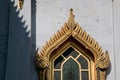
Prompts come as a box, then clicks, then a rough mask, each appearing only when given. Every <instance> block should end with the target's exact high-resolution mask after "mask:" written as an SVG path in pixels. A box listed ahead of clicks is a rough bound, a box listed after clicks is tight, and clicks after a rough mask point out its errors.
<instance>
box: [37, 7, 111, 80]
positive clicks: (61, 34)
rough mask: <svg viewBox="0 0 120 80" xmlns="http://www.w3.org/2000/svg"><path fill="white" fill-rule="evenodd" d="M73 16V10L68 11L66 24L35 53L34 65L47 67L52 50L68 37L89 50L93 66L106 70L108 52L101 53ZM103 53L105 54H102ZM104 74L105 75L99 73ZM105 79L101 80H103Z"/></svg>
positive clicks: (98, 46)
mask: <svg viewBox="0 0 120 80" xmlns="http://www.w3.org/2000/svg"><path fill="white" fill-rule="evenodd" d="M74 17H75V16H74V14H73V9H70V15H69V19H68V22H66V23H65V24H64V25H63V27H61V29H60V30H58V31H57V32H56V33H55V34H54V35H53V36H52V37H51V38H50V39H49V40H48V41H47V42H46V43H45V45H44V46H43V47H42V49H41V51H40V52H37V53H36V64H37V66H39V67H44V66H48V64H49V56H50V54H51V53H52V51H53V50H55V49H56V48H58V47H59V46H60V45H61V44H62V43H63V42H65V41H66V40H67V39H68V38H69V37H71V36H72V37H73V38H74V39H76V40H77V41H78V42H79V43H81V44H82V45H83V46H85V47H86V49H88V50H90V51H91V52H92V53H93V55H94V58H95V66H96V68H100V69H107V68H108V66H109V64H110V60H109V55H108V51H106V52H103V50H102V48H101V46H100V45H99V44H98V42H97V41H95V39H94V38H92V37H91V36H90V35H89V34H88V33H87V32H86V31H85V30H83V29H82V27H80V26H79V24H78V23H76V22H75V19H74ZM104 53H105V54H104ZM40 60H43V61H44V63H45V64H44V66H43V65H41V63H40ZM101 74H104V76H105V73H101ZM104 79H105V77H103V78H102V80H104Z"/></svg>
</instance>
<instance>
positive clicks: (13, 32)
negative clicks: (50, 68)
mask: <svg viewBox="0 0 120 80" xmlns="http://www.w3.org/2000/svg"><path fill="white" fill-rule="evenodd" d="M31 3H32V4H31V5H32V6H33V7H31V14H33V15H31V16H30V17H31V22H32V23H31V26H29V27H31V30H29V31H27V27H28V26H25V23H26V21H24V22H22V19H23V17H24V15H23V16H22V17H19V16H18V15H19V13H20V10H18V11H17V6H14V4H15V2H14V1H13V2H11V1H10V0H1V1H0V80H38V74H37V70H36V67H35V64H34V53H35V50H36V1H35V0H31ZM30 32H31V35H30ZM28 35H30V36H28Z"/></svg>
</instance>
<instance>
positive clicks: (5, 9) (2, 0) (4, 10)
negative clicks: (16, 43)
mask: <svg viewBox="0 0 120 80" xmlns="http://www.w3.org/2000/svg"><path fill="white" fill-rule="evenodd" d="M8 29H9V0H0V80H4V79H5V69H6V57H7V46H8Z"/></svg>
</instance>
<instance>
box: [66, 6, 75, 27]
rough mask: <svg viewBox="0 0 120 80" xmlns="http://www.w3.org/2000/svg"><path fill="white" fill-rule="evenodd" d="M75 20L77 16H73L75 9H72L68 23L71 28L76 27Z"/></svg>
mask: <svg viewBox="0 0 120 80" xmlns="http://www.w3.org/2000/svg"><path fill="white" fill-rule="evenodd" d="M74 18H75V16H74V14H73V9H72V8H71V9H70V14H69V19H68V23H67V24H68V25H69V26H70V27H74V26H75V20H74Z"/></svg>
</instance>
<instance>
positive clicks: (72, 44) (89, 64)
mask: <svg viewBox="0 0 120 80" xmlns="http://www.w3.org/2000/svg"><path fill="white" fill-rule="evenodd" d="M70 47H71V48H73V49H74V51H75V52H77V54H78V56H77V57H76V58H74V57H72V56H69V57H68V58H65V57H63V58H64V59H65V61H63V62H62V64H61V66H63V64H64V63H65V62H66V61H67V60H68V59H69V58H72V59H73V60H74V61H75V62H76V63H77V64H78V65H79V68H80V69H81V67H80V63H79V62H78V61H77V59H78V58H79V57H80V56H83V57H84V58H85V59H86V60H87V62H88V69H81V70H80V71H79V72H80V74H81V72H82V71H88V72H89V73H88V76H89V80H93V79H92V78H93V77H94V75H90V74H93V73H92V69H93V68H94V66H93V65H94V63H93V60H92V59H91V57H90V56H88V55H87V54H86V53H85V52H83V51H82V50H81V49H80V48H79V47H78V46H77V45H76V44H74V43H73V42H67V43H65V44H64V46H63V47H62V48H60V49H59V50H58V51H57V53H56V54H55V55H54V56H52V58H51V59H50V72H51V74H50V78H51V80H54V78H53V77H54V71H61V79H62V69H54V61H55V60H56V59H57V58H58V57H59V56H63V55H62V54H63V53H64V52H65V51H66V50H67V49H68V48H70ZM53 54H54V53H53ZM91 67H93V68H91ZM80 80H82V79H81V77H80Z"/></svg>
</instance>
